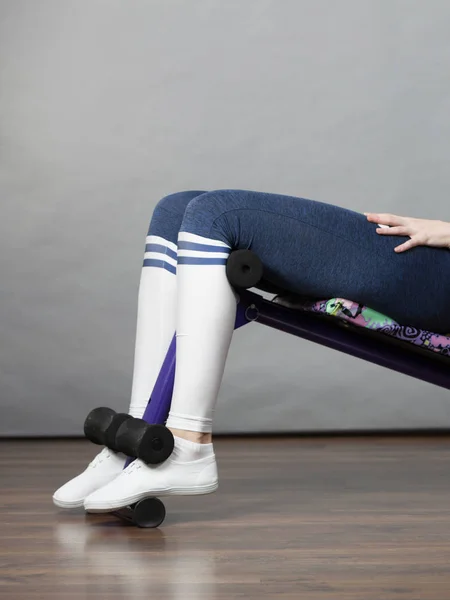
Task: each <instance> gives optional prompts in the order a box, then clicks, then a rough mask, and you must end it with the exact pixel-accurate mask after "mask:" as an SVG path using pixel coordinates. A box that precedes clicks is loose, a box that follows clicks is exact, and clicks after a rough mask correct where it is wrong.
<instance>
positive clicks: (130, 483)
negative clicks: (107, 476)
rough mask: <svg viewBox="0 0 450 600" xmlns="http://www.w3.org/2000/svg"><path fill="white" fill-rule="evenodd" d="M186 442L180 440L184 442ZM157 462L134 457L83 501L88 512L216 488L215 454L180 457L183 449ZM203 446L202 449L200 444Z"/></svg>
mask: <svg viewBox="0 0 450 600" xmlns="http://www.w3.org/2000/svg"><path fill="white" fill-rule="evenodd" d="M185 443H186V442H184V444H185ZM177 446H178V444H177V438H175V450H174V453H173V454H172V455H171V456H170V457H169V458H168V459H167V460H166V461H165V462H163V463H161V464H159V465H146V464H145V463H144V462H142V461H141V460H139V459H137V460H135V461H134V462H132V463H131V464H130V465H129V466H128V467H127V468H126V469H124V470H123V471H122V473H121V474H120V475H119V476H118V477H116V478H115V479H114V480H113V481H111V482H110V483H108V484H107V485H105V486H104V487H102V488H101V489H99V490H97V491H96V492H93V493H92V494H90V495H89V496H88V497H87V498H86V500H85V501H84V507H85V509H86V510H87V511H89V512H110V511H112V510H116V509H118V508H122V507H124V506H129V505H130V504H134V503H135V502H138V501H139V500H142V499H143V498H147V497H149V496H150V497H151V496H172V495H186V496H187V495H189V496H190V495H197V494H211V493H212V492H215V491H216V490H217V488H218V485H219V483H218V476H217V464H216V457H215V455H214V452H213V450H212V444H210V445H209V446H210V448H211V449H210V454H208V455H207V456H202V457H201V458H199V459H197V460H191V461H186V462H185V461H184V460H183V454H184V453H183V450H181V451H180V448H179V447H177ZM203 450H206V448H204V449H203Z"/></svg>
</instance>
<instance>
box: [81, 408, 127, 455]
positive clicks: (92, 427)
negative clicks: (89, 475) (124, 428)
mask: <svg viewBox="0 0 450 600" xmlns="http://www.w3.org/2000/svg"><path fill="white" fill-rule="evenodd" d="M130 419H132V416H131V415H127V414H126V413H117V412H116V411H115V410H113V409H112V408H107V407H105V406H101V407H99V408H94V409H93V410H91V412H90V413H89V414H88V416H87V417H86V420H85V422H84V435H85V436H86V437H87V438H88V440H91V442H94V444H99V445H100V446H107V447H108V448H111V450H114V451H115V452H118V451H119V450H118V449H117V447H116V434H117V431H118V429H119V428H120V426H121V425H122V423H125V422H126V421H128V420H130Z"/></svg>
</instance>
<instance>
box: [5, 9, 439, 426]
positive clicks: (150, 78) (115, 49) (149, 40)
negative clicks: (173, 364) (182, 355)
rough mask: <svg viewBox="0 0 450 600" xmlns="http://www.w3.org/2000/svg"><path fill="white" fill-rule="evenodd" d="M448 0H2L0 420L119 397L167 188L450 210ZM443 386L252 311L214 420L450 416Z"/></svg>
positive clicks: (121, 400)
mask: <svg viewBox="0 0 450 600" xmlns="http://www.w3.org/2000/svg"><path fill="white" fill-rule="evenodd" d="M449 30H450V3H448V2H446V1H445V0H440V1H438V0H433V1H429V2H424V1H423V0H372V1H371V0H340V1H339V2H336V1H335V0H321V1H317V0H245V1H243V0H227V1H226V2H225V1H224V0H190V1H187V0H129V1H127V2H124V1H123V0H40V1H39V2H36V1H34V0H1V1H0V61H1V62H0V119H1V121H0V135H1V138H0V139H1V162H0V192H1V194H0V197H1V220H0V269H1V279H0V294H1V297H0V340H1V343H0V410H1V419H0V433H1V434H9V435H11V434H12V435H15V434H77V433H80V432H81V426H82V421H83V419H84V416H85V414H86V412H87V411H88V410H89V409H90V408H91V407H93V406H96V405H99V404H109V405H111V406H113V407H116V408H122V409H124V408H126V406H127V404H128V400H129V395H130V386H131V370H132V358H133V347H134V328H135V313H136V295H137V287H138V279H139V271H140V265H141V254H142V249H143V238H144V235H145V232H146V227H147V222H148V220H149V217H150V215H151V212H152V209H153V207H154V205H155V203H156V202H157V200H158V199H159V198H160V197H161V196H163V195H165V194H167V193H170V192H173V191H177V190H181V189H186V188H205V189H210V188H223V187H240V188H252V189H257V190H266V191H274V192H275V191H276V192H280V193H287V194H295V195H302V196H306V197H310V198H315V199H320V200H324V201H328V202H333V203H335V204H337V205H341V206H347V207H350V208H353V209H355V210H361V211H362V210H380V211H385V210H389V211H395V212H398V213H404V214H410V215H413V216H414V215H415V216H424V217H440V218H445V219H449V220H450V205H449V201H448V194H449V190H450V169H449V168H448V159H449V156H450V119H449V106H450V80H449V77H448V74H449V59H450V38H449V35H448V32H449ZM449 425H450V398H449V395H448V393H447V392H445V391H443V390H440V389H438V388H434V387H432V386H429V385H427V384H421V383H418V382H416V381H414V380H412V379H408V378H406V377H403V376H400V375H397V374H394V373H391V372H389V371H387V370H383V369H381V368H377V367H375V366H373V365H369V364H366V363H364V362H362V361H359V360H357V359H352V358H349V357H346V356H343V355H340V354H338V353H336V352H334V351H331V350H326V349H324V348H321V347H319V346H314V345H312V344H309V343H307V342H304V341H302V340H299V339H297V338H294V337H292V338H291V337H289V336H288V335H285V334H280V333H277V332H274V331H271V330H268V329H265V328H263V327H262V326H258V325H252V326H249V327H248V328H245V329H244V330H242V331H240V332H239V333H237V334H236V336H235V340H234V342H233V346H232V351H231V356H230V359H229V363H228V366H227V372H226V376H225V380H224V384H223V387H222V390H221V395H220V402H219V408H218V412H217V419H216V429H217V431H227V432H229V431H258V430H260V431H267V430H269V431H273V430H297V431H310V430H314V431H320V430H329V429H333V430H341V429H342V430H344V429H345V430H347V429H354V430H357V429H378V428H379V429H384V428H409V427H448V426H449Z"/></svg>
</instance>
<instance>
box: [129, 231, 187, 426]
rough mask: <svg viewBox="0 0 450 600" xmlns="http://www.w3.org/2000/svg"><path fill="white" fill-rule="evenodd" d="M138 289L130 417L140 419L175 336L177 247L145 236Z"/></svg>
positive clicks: (159, 239)
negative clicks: (144, 250) (144, 249)
mask: <svg viewBox="0 0 450 600" xmlns="http://www.w3.org/2000/svg"><path fill="white" fill-rule="evenodd" d="M146 242H147V243H146V252H145V256H144V265H143V267H142V274H141V280H140V285H139V297H138V315H137V327H136V346H135V354H134V370H133V385H132V391H131V403H130V409H129V413H130V414H131V415H132V416H133V417H139V418H140V417H142V415H143V414H144V411H145V408H146V406H147V403H148V399H149V398H150V395H151V393H152V391H153V387H154V385H155V382H156V379H157V377H158V373H159V371H160V369H161V366H162V363H163V361H164V358H165V356H166V353H167V349H168V348H169V344H170V342H171V340H172V338H173V335H174V333H175V321H176V300H177V298H176V290H177V285H176V283H177V277H176V265H177V254H176V253H177V246H176V244H174V243H173V242H169V241H168V240H165V239H164V238H161V237H158V236H154V235H151V236H148V237H147V240H146Z"/></svg>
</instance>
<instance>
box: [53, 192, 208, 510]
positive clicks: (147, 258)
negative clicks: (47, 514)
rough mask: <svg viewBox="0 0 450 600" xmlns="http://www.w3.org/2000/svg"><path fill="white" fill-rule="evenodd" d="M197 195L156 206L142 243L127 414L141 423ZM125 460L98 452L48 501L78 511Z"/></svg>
mask: <svg viewBox="0 0 450 600" xmlns="http://www.w3.org/2000/svg"><path fill="white" fill-rule="evenodd" d="M202 193H203V192H201V191H189V192H180V193H178V194H172V195H170V196H167V197H166V198H163V199H162V200H161V201H160V202H159V203H158V204H157V206H156V208H155V210H154V212H153V216H152V220H151V222H150V228H149V231H148V235H147V238H146V247H145V255H144V263H143V267H142V272H141V279H140V284H139V297H138V314H137V326H136V344H135V355H134V371H133V384H132V392H131V402H130V407H129V413H130V414H131V415H132V416H133V417H142V415H143V414H144V411H145V408H146V406H147V403H148V400H149V398H150V395H151V393H152V391H153V386H154V385H155V382H156V378H157V376H158V373H159V371H160V369H161V366H162V363H163V360H164V357H165V355H166V352H167V349H168V347H169V344H170V341H171V340H172V337H173V335H174V332H175V320H176V275H175V273H176V258H177V238H178V232H179V230H180V227H181V223H182V221H183V217H184V213H185V210H186V207H187V206H188V204H189V202H190V201H191V200H192V199H193V198H195V197H196V196H198V195H199V194H202ZM125 460H126V459H125V457H124V456H123V455H122V454H118V453H116V452H113V451H111V450H109V449H108V448H104V449H103V450H102V451H101V452H100V453H99V454H98V455H97V456H96V457H95V458H94V460H93V461H92V462H91V463H90V464H89V466H88V467H87V469H86V470H85V471H83V473H81V474H80V475H78V476H77V477H75V478H74V479H71V480H70V481H69V482H67V483H66V484H65V485H63V486H62V487H60V488H59V489H58V490H57V491H56V492H55V494H54V495H53V501H54V503H55V504H56V505H57V506H60V507H62V508H73V507H76V506H82V505H83V502H84V499H85V497H86V496H87V495H89V494H90V493H92V492H94V491H95V490H96V489H98V488H100V487H102V486H103V485H105V484H106V483H108V482H109V481H111V480H112V479H114V478H115V477H116V476H117V475H118V474H119V473H120V472H121V471H122V470H123V467H124V464H125Z"/></svg>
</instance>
